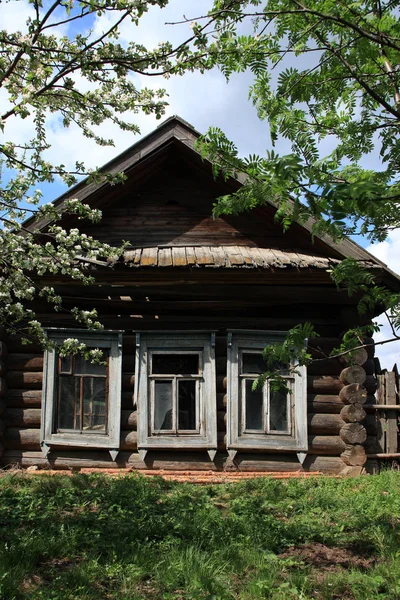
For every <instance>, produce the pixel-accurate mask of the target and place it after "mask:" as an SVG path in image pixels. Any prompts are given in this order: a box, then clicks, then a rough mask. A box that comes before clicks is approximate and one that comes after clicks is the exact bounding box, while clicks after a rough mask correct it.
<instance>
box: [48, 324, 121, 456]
mask: <svg viewBox="0 0 400 600" xmlns="http://www.w3.org/2000/svg"><path fill="white" fill-rule="evenodd" d="M47 334H48V337H49V338H50V339H51V340H53V341H55V342H56V343H57V342H59V343H62V342H63V341H64V340H65V339H67V338H77V339H79V341H80V342H82V343H84V344H86V346H87V347H88V348H100V349H101V350H102V352H103V357H104V359H103V360H102V364H96V363H92V362H91V361H89V360H86V359H85V358H84V357H83V356H81V355H69V356H65V357H61V356H60V355H59V354H58V352H57V349H56V348H55V349H51V350H48V351H46V353H45V368H44V377H45V381H44V385H43V402H42V412H43V418H42V423H43V427H42V430H43V431H42V447H43V450H44V453H45V454H47V452H48V451H49V449H50V448H51V446H52V445H64V446H86V447H88V446H90V447H97V448H109V449H111V452H112V457H113V458H114V459H115V457H116V455H117V452H118V447H119V436H120V431H119V430H120V413H121V364H122V334H121V333H119V332H104V331H102V332H96V333H91V332H82V331H81V330H79V331H65V330H64V331H63V330H48V332H47Z"/></svg>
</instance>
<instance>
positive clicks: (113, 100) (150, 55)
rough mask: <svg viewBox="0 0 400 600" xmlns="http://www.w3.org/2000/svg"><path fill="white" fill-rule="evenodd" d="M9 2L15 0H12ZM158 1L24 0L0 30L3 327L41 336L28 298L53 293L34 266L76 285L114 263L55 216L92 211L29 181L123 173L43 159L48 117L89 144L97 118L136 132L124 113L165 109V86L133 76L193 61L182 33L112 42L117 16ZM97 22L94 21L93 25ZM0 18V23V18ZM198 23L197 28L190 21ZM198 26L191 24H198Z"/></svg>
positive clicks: (91, 321) (58, 302)
mask: <svg viewBox="0 0 400 600" xmlns="http://www.w3.org/2000/svg"><path fill="white" fill-rule="evenodd" d="M12 1H15V0H12ZM167 3H168V0H147V1H146V0H81V1H77V0H68V1H67V2H64V1H62V0H55V1H54V2H53V3H51V4H49V3H42V2H41V0H32V2H31V3H30V5H31V7H32V11H31V17H29V19H28V21H27V23H21V24H20V26H21V28H23V31H7V30H5V29H0V88H1V92H2V110H1V114H0V132H1V133H2V141H1V144H0V298H1V303H0V323H2V324H5V325H6V327H7V328H8V329H9V330H11V331H18V330H21V331H23V333H24V334H25V335H26V336H27V337H29V336H32V335H34V336H39V338H40V339H42V340H43V330H42V328H41V324H40V322H39V320H38V319H37V318H36V315H35V310H34V305H33V302H34V301H35V300H38V301H39V302H40V301H41V302H43V301H46V302H48V303H50V305H52V306H53V307H54V308H55V309H56V310H60V309H61V307H62V299H61V298H60V297H59V296H58V295H57V294H56V293H55V291H54V289H53V288H52V287H51V286H46V287H42V286H39V285H38V284H37V282H35V280H34V274H39V275H41V276H42V275H43V276H46V275H55V274H61V275H63V276H65V275H66V276H69V277H70V278H71V279H72V280H79V281H80V282H82V283H84V284H89V283H91V282H92V278H91V277H90V276H89V273H88V270H87V269H86V267H87V265H88V264H90V262H91V261H92V262H93V261H94V262H96V261H100V262H102V263H103V265H104V266H107V264H109V262H114V261H115V260H116V259H117V258H118V256H119V254H120V252H121V250H122V249H121V248H120V249H113V248H111V247H110V246H108V245H107V244H103V243H99V242H97V241H95V240H93V239H92V238H91V237H89V236H86V235H84V234H80V233H79V231H78V230H77V229H71V230H69V229H65V228H64V225H62V224H61V223H60V219H61V218H62V216H63V214H65V212H68V213H72V214H75V215H78V217H79V219H83V218H87V219H91V220H98V219H99V218H100V217H101V213H100V212H99V211H97V210H92V209H91V208H90V207H89V206H86V205H84V204H82V203H81V202H80V201H78V200H77V199H76V198H74V197H73V192H71V198H70V200H69V201H68V202H67V203H66V204H65V210H64V211H63V213H61V212H60V210H59V209H57V207H55V206H53V205H44V206H39V204H40V202H41V199H42V192H41V190H40V189H39V187H38V186H39V185H40V184H42V183H43V182H45V183H46V182H52V181H54V180H55V178H59V179H61V180H62V181H63V182H64V183H65V184H67V185H68V186H71V185H72V184H74V183H76V182H77V181H78V179H80V178H81V177H82V176H86V177H87V183H91V182H101V181H105V182H108V183H110V184H112V185H113V184H116V183H120V182H122V181H123V180H124V177H123V175H122V174H121V173H116V172H112V173H108V172H104V171H100V170H98V169H94V170H92V171H90V170H88V169H86V168H85V165H84V163H83V162H81V159H82V157H78V160H77V161H76V165H75V168H73V169H72V170H70V169H68V168H67V167H66V166H65V165H64V164H53V163H52V162H51V159H50V160H49V156H51V154H50V153H49V150H50V144H49V141H48V135H47V132H48V126H49V125H51V123H54V120H56V121H57V123H59V124H62V126H63V127H65V128H68V127H70V126H72V125H74V126H77V127H78V129H79V130H80V131H81V132H82V133H83V135H85V136H86V137H89V138H92V139H94V140H95V141H96V143H97V144H99V145H112V144H113V141H112V140H109V139H106V138H105V137H104V136H102V134H101V128H100V126H101V125H102V124H103V123H105V122H112V123H114V124H116V125H118V126H119V127H120V128H121V129H123V130H125V131H132V132H133V133H138V132H139V129H138V126H137V125H136V124H135V123H132V122H131V120H130V116H131V115H135V114H138V113H139V112H142V113H145V114H154V115H155V116H156V117H157V118H160V117H161V116H162V114H163V112H164V109H165V105H166V102H165V99H164V96H165V90H163V89H159V90H153V89H150V88H146V87H139V86H138V85H137V77H136V79H135V77H134V76H135V75H149V76H154V75H157V74H158V75H165V76H168V75H169V74H170V73H171V72H174V71H175V72H182V71H183V68H184V67H183V65H185V69H191V68H194V67H195V66H196V60H195V59H194V58H193V59H192V60H191V61H189V57H190V53H191V50H190V44H191V42H193V43H194V44H196V43H197V42H196V36H195V35H193V36H192V38H191V39H189V40H187V42H185V43H183V44H181V45H179V46H177V47H176V48H173V47H172V45H171V44H170V43H169V42H165V43H161V44H159V45H158V46H157V47H156V48H155V49H147V48H145V47H144V46H143V45H142V44H137V43H135V42H131V43H129V44H123V43H120V41H119V28H120V27H121V25H122V24H123V23H124V22H130V23H131V26H132V27H135V26H137V25H138V24H139V22H140V18H141V17H142V16H143V15H144V13H146V12H147V11H148V9H149V8H150V7H152V6H158V7H160V8H163V7H165V6H166V5H167ZM95 21H96V23H97V25H98V27H94V24H96V23H95ZM0 27H1V25H0ZM199 30H200V31H201V27H200V28H199ZM198 33H199V32H198ZM16 120H27V121H29V122H30V123H33V126H34V135H33V138H32V139H31V140H30V141H28V142H24V141H23V140H21V139H20V140H14V139H11V133H9V132H10V128H11V124H12V123H13V122H15V121H16ZM28 216H35V217H37V218H38V219H39V220H41V219H47V220H48V221H49V222H50V226H49V227H48V228H47V229H46V231H45V233H43V232H39V231H35V230H32V229H29V230H28V229H24V227H23V226H22V225H21V222H22V221H24V219H26V218H27V217H28ZM73 314H74V316H75V317H76V318H77V321H78V322H79V323H81V324H84V325H85V326H86V327H95V328H98V327H99V326H100V324H99V323H98V321H97V320H96V314H95V313H94V312H93V311H90V312H88V313H85V312H84V311H75V312H74V313H73Z"/></svg>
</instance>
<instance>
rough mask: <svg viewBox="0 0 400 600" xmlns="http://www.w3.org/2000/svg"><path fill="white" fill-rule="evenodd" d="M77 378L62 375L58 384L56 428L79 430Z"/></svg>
mask: <svg viewBox="0 0 400 600" xmlns="http://www.w3.org/2000/svg"><path fill="white" fill-rule="evenodd" d="M79 383H80V382H79V379H78V378H77V377H74V376H73V375H62V376H60V377H59V384H58V411H57V429H75V430H80V428H81V418H80V407H79V391H80V390H79Z"/></svg>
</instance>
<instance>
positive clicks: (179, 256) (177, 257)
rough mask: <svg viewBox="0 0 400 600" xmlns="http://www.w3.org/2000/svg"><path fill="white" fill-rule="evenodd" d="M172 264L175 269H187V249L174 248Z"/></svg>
mask: <svg viewBox="0 0 400 600" xmlns="http://www.w3.org/2000/svg"><path fill="white" fill-rule="evenodd" d="M172 263H173V265H174V267H186V266H187V260H186V249H185V247H184V246H183V247H175V248H172Z"/></svg>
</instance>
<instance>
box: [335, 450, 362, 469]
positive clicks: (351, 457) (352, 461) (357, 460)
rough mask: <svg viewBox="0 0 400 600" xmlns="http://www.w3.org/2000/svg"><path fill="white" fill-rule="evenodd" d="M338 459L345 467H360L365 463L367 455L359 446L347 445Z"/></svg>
mask: <svg viewBox="0 0 400 600" xmlns="http://www.w3.org/2000/svg"><path fill="white" fill-rule="evenodd" d="M340 458H341V459H342V460H343V462H344V463H345V464H346V465H349V466H352V467H356V466H358V467H362V466H363V465H365V463H366V462H367V454H366V452H365V448H364V447H363V446H360V445H348V446H346V448H345V450H344V452H342V454H341V455H340Z"/></svg>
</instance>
